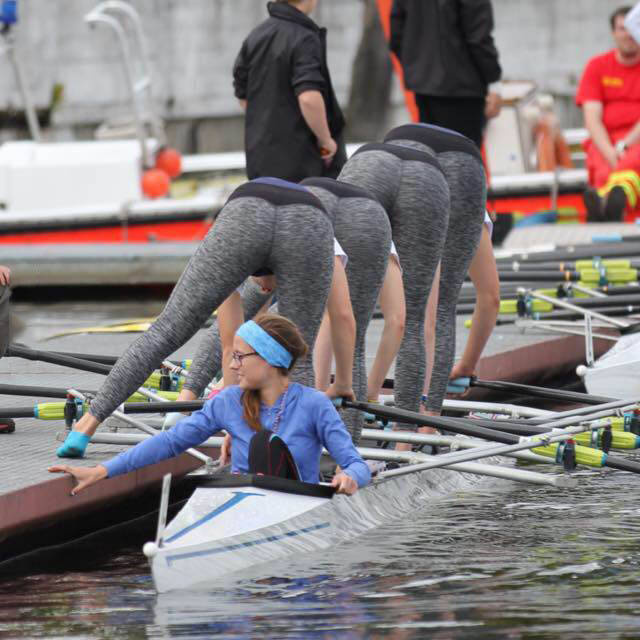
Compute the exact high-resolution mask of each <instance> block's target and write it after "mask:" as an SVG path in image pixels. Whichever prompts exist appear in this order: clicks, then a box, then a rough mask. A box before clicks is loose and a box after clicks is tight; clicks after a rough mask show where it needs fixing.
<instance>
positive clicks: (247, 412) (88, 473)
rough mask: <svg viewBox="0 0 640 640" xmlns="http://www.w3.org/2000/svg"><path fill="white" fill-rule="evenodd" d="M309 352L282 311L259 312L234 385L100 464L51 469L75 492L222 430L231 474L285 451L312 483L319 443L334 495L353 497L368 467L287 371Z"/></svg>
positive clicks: (322, 404) (244, 339)
mask: <svg viewBox="0 0 640 640" xmlns="http://www.w3.org/2000/svg"><path fill="white" fill-rule="evenodd" d="M306 351H307V345H306V343H305V342H304V340H303V338H302V336H301V335H300V332H299V331H298V329H297V327H296V326H295V325H294V324H293V323H292V322H291V321H289V320H287V319H286V318H284V317H282V316H278V315H276V314H264V315H262V316H260V317H259V318H258V319H256V321H255V322H254V321H252V320H250V321H249V322H245V323H244V324H243V325H242V326H241V327H240V328H239V329H238V331H237V333H236V336H235V338H234V352H233V367H234V368H235V369H236V371H237V374H238V380H239V382H238V385H237V386H231V387H227V388H226V389H224V390H223V391H221V392H220V393H219V394H218V395H217V396H215V397H214V398H212V399H211V400H209V401H208V402H206V403H205V405H204V406H203V408H202V409H201V410H200V411H196V412H195V413H193V414H192V415H191V416H189V417H186V418H185V419H184V420H181V421H180V422H179V423H178V424H176V425H175V426H174V427H173V428H172V429H170V430H168V431H163V432H162V433H159V434H157V435H156V436H153V437H152V438H149V439H148V440H145V441H144V442H141V443H140V444H138V445H136V446H135V447H133V448H131V449H129V450H127V451H124V452H123V453H121V454H119V455H118V456H116V457H115V458H112V459H111V460H108V461H107V462H105V463H104V464H101V465H97V466H95V467H71V466H68V465H56V466H53V467H50V468H49V471H51V472H54V473H56V472H57V473H70V474H71V475H72V476H73V477H74V478H75V479H76V480H77V482H78V484H77V485H76V486H75V487H74V489H73V491H72V494H73V495H75V494H77V493H78V492H80V491H82V490H83V489H85V488H86V487H88V486H90V485H92V484H94V483H96V482H98V481H100V480H102V479H103V478H107V477H109V478H111V477H113V476H116V475H119V474H121V473H127V472H129V471H133V470H135V469H139V468H140V467H144V466H146V465H148V464H153V463H155V462H158V461H160V460H165V459H166V458H170V457H173V456H177V455H179V454H181V453H182V452H183V451H185V450H186V449H188V448H189V447H193V446H196V445H199V444H201V443H202V442H204V441H205V440H206V439H207V438H208V437H210V436H211V435H213V434H215V433H217V432H219V431H221V430H223V429H224V430H225V431H227V432H228V433H229V434H230V435H231V438H232V452H231V468H232V471H234V472H240V473H247V472H252V471H261V470H262V469H257V468H255V465H256V464H260V459H261V458H262V459H263V460H278V456H281V457H282V454H283V453H284V458H282V460H283V461H284V463H285V465H286V464H287V463H289V464H291V466H292V467H293V469H292V472H293V475H294V476H297V477H298V478H299V479H300V480H302V481H304V482H317V481H318V475H319V462H320V456H321V454H322V447H323V446H324V447H326V448H327V449H328V451H329V453H330V454H331V455H332V456H333V458H334V459H335V461H336V462H337V463H338V465H340V469H341V471H339V472H338V473H337V474H336V475H335V476H334V478H333V481H332V485H333V486H334V487H336V491H337V492H338V493H346V494H349V495H351V494H353V493H355V492H356V491H357V490H358V488H359V487H363V486H365V485H366V484H367V483H368V482H369V480H370V479H371V475H370V472H369V468H368V467H367V465H366V463H365V462H364V461H363V460H362V458H361V457H360V454H359V453H358V452H357V450H356V448H355V447H354V446H353V443H352V441H351V437H350V436H349V433H348V432H347V429H346V427H345V426H344V424H343V422H342V420H341V419H340V416H339V415H338V412H337V411H336V409H335V407H334V406H333V405H332V404H331V401H330V400H329V398H328V397H327V396H326V395H325V394H323V393H321V392H319V391H316V390H314V389H311V388H310V387H306V386H304V385H301V384H298V383H295V382H290V381H289V372H290V371H291V369H292V368H293V366H294V365H295V362H296V360H297V359H298V358H300V357H303V356H304V355H305V354H306ZM257 434H260V437H255V436H256V435H257ZM267 450H268V451H267ZM289 452H290V453H289ZM267 453H271V454H272V455H266V454H267ZM275 471H277V470H275V469H274V472H275ZM267 472H269V470H267Z"/></svg>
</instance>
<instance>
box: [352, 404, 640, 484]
mask: <svg viewBox="0 0 640 640" xmlns="http://www.w3.org/2000/svg"><path fill="white" fill-rule="evenodd" d="M341 406H343V407H345V408H347V409H357V410H359V411H364V412H367V413H372V414H374V415H377V416H380V417H383V418H389V419H391V420H394V421H396V422H404V423H410V424H416V425H420V426H427V427H436V428H440V429H446V430H448V431H453V432H454V433H461V434H462V435H467V436H473V437H480V438H484V439H489V440H493V441H495V442H498V443H505V444H504V445H496V444H493V445H487V446H486V447H479V448H478V449H477V450H475V451H472V452H456V453H452V454H443V455H440V456H434V458H435V460H437V462H436V461H434V462H433V463H426V464H427V466H422V465H421V466H420V470H424V469H435V468H436V467H442V466H447V465H448V464H451V463H453V462H467V461H470V460H477V459H479V458H483V457H487V456H494V455H505V454H507V453H513V452H516V451H521V450H524V449H535V450H536V453H538V452H540V453H541V454H542V455H547V456H549V455H552V456H555V455H557V454H555V453H553V452H551V451H549V449H548V448H547V447H548V445H550V444H552V443H558V442H562V441H564V440H568V439H572V438H573V436H574V435H575V434H576V433H581V432H584V431H590V430H592V429H599V428H601V427H606V426H607V425H608V421H607V420H600V419H599V418H606V416H604V415H601V412H595V413H594V414H593V415H591V416H589V420H591V422H590V424H581V425H580V426H578V427H569V428H567V429H564V430H558V431H549V429H560V428H561V427H564V426H566V423H565V422H563V421H562V420H558V421H555V422H549V423H547V424H546V425H545V426H546V428H547V430H548V431H546V432H545V433H542V434H539V435H535V436H532V437H531V438H530V439H527V440H526V441H525V442H523V441H522V440H521V439H520V438H519V437H518V436H515V435H512V434H506V433H503V432H500V431H497V430H495V429H485V428H484V427H472V426H467V425H460V424H458V423H457V422H456V421H455V420H452V419H449V418H442V417H435V416H425V415H422V414H419V413H414V412H412V411H406V410H404V409H396V408H391V407H386V406H382V405H377V404H373V403H370V402H357V401H355V402H354V401H351V400H342V403H341ZM630 406H633V405H630ZM570 422H571V421H570ZM556 449H557V447H556ZM578 449H580V454H581V455H582V456H583V460H580V463H581V464H589V465H590V466H607V467H611V468H614V469H620V470H623V471H631V472H633V473H640V463H637V462H633V461H630V460H625V459H623V458H614V457H613V456H609V455H607V454H606V453H604V452H601V451H599V450H596V449H588V448H586V447H578V446H576V454H577V453H578ZM440 459H442V460H440ZM449 461H450V462H449ZM415 470H418V469H417V467H416V468H415ZM395 471H399V470H394V471H391V472H385V473H390V474H391V475H401V474H397V473H395Z"/></svg>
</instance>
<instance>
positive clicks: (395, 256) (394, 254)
mask: <svg viewBox="0 0 640 640" xmlns="http://www.w3.org/2000/svg"><path fill="white" fill-rule="evenodd" d="M389 257H390V258H391V259H392V260H393V261H394V262H395V263H396V264H397V265H398V268H399V269H400V271H402V265H401V264H400V257H399V256H398V250H397V249H396V245H395V244H394V243H393V240H392V241H391V251H390V252H389Z"/></svg>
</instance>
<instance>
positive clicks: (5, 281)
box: [0, 264, 11, 287]
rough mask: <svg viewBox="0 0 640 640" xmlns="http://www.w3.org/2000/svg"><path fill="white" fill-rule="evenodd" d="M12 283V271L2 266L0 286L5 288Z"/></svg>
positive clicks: (0, 268) (0, 267)
mask: <svg viewBox="0 0 640 640" xmlns="http://www.w3.org/2000/svg"><path fill="white" fill-rule="evenodd" d="M10 282H11V269H9V267H5V266H3V265H1V264H0V284H1V285H4V286H5V287H8V286H9V283H10Z"/></svg>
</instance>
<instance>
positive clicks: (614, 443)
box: [451, 417, 640, 453]
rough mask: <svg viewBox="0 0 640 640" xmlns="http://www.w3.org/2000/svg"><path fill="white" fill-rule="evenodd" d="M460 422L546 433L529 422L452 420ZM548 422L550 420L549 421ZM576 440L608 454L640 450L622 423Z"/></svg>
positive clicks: (528, 433)
mask: <svg viewBox="0 0 640 640" xmlns="http://www.w3.org/2000/svg"><path fill="white" fill-rule="evenodd" d="M451 419H452V420H458V421H460V423H461V424H471V425H477V426H479V427H486V428H487V429H497V430H498V431H505V432H506V433H511V434H514V435H518V436H533V435H538V434H541V433H545V431H546V430H547V429H546V427H544V426H538V425H533V424H531V423H530V422H528V421H527V420H521V421H518V422H515V421H513V420H503V419H500V420H487V419H485V418H475V417H474V418H451ZM547 422H548V420H547ZM614 426H615V428H614ZM574 440H575V441H576V443H577V444H579V445H582V446H585V447H591V448H593V449H602V450H603V451H604V452H605V453H608V451H609V449H638V448H639V447H640V437H638V436H637V435H635V434H633V433H629V432H627V431H625V430H624V427H623V425H622V424H621V423H620V422H616V423H615V425H614V424H613V422H612V423H611V425H609V427H608V428H607V427H605V428H602V429H593V430H592V431H591V432H590V433H586V432H585V433H579V434H576V436H575V438H574Z"/></svg>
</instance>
